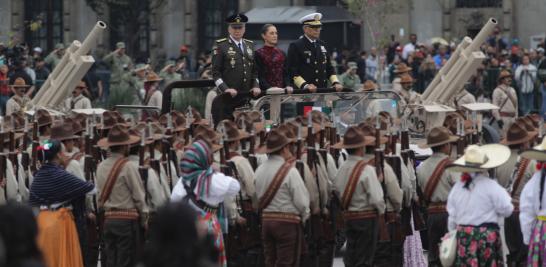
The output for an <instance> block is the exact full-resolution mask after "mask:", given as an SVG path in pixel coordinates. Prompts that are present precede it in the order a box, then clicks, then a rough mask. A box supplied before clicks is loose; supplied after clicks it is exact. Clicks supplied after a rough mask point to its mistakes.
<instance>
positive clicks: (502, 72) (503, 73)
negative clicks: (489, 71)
mask: <svg viewBox="0 0 546 267" xmlns="http://www.w3.org/2000/svg"><path fill="white" fill-rule="evenodd" d="M507 77H510V78H512V73H510V72H509V71H507V70H502V71H501V72H500V74H499V79H498V80H499V81H500V80H502V79H504V78H507Z"/></svg>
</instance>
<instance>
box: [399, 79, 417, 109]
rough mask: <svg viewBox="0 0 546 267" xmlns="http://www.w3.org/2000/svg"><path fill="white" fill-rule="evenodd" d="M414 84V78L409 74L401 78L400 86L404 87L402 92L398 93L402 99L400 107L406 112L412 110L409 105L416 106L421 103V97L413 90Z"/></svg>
mask: <svg viewBox="0 0 546 267" xmlns="http://www.w3.org/2000/svg"><path fill="white" fill-rule="evenodd" d="M413 82H414V81H413V78H412V77H411V76H410V75H409V74H404V75H402V76H400V84H401V85H402V90H400V92H398V93H399V94H400V96H401V97H402V99H400V107H401V108H403V109H405V110H406V111H408V110H409V109H410V108H409V107H407V105H415V104H419V103H420V102H421V95H420V94H419V93H417V92H415V91H413V90H412V88H413ZM406 107H407V108H406Z"/></svg>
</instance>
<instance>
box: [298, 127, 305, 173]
mask: <svg viewBox="0 0 546 267" xmlns="http://www.w3.org/2000/svg"><path fill="white" fill-rule="evenodd" d="M301 131H302V128H301V125H298V136H297V141H296V169H297V170H298V172H299V174H300V176H301V178H302V179H304V180H305V171H304V166H303V161H302V160H301V154H302V151H301V147H302V143H303V141H302V133H301Z"/></svg>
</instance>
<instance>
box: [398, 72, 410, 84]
mask: <svg viewBox="0 0 546 267" xmlns="http://www.w3.org/2000/svg"><path fill="white" fill-rule="evenodd" d="M405 83H413V78H412V77H411V75H409V74H404V75H402V76H400V84H405Z"/></svg>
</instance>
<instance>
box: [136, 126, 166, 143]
mask: <svg viewBox="0 0 546 267" xmlns="http://www.w3.org/2000/svg"><path fill="white" fill-rule="evenodd" d="M148 125H149V126H148ZM148 127H150V128H148ZM132 128H133V129H134V130H136V132H138V133H140V132H142V131H144V136H145V137H146V139H152V140H154V141H157V140H161V139H163V137H165V135H164V134H163V129H162V128H161V126H159V124H157V123H149V124H148V123H144V122H139V123H137V124H136V125H135V126H133V127H132ZM139 136H140V135H139Z"/></svg>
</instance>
